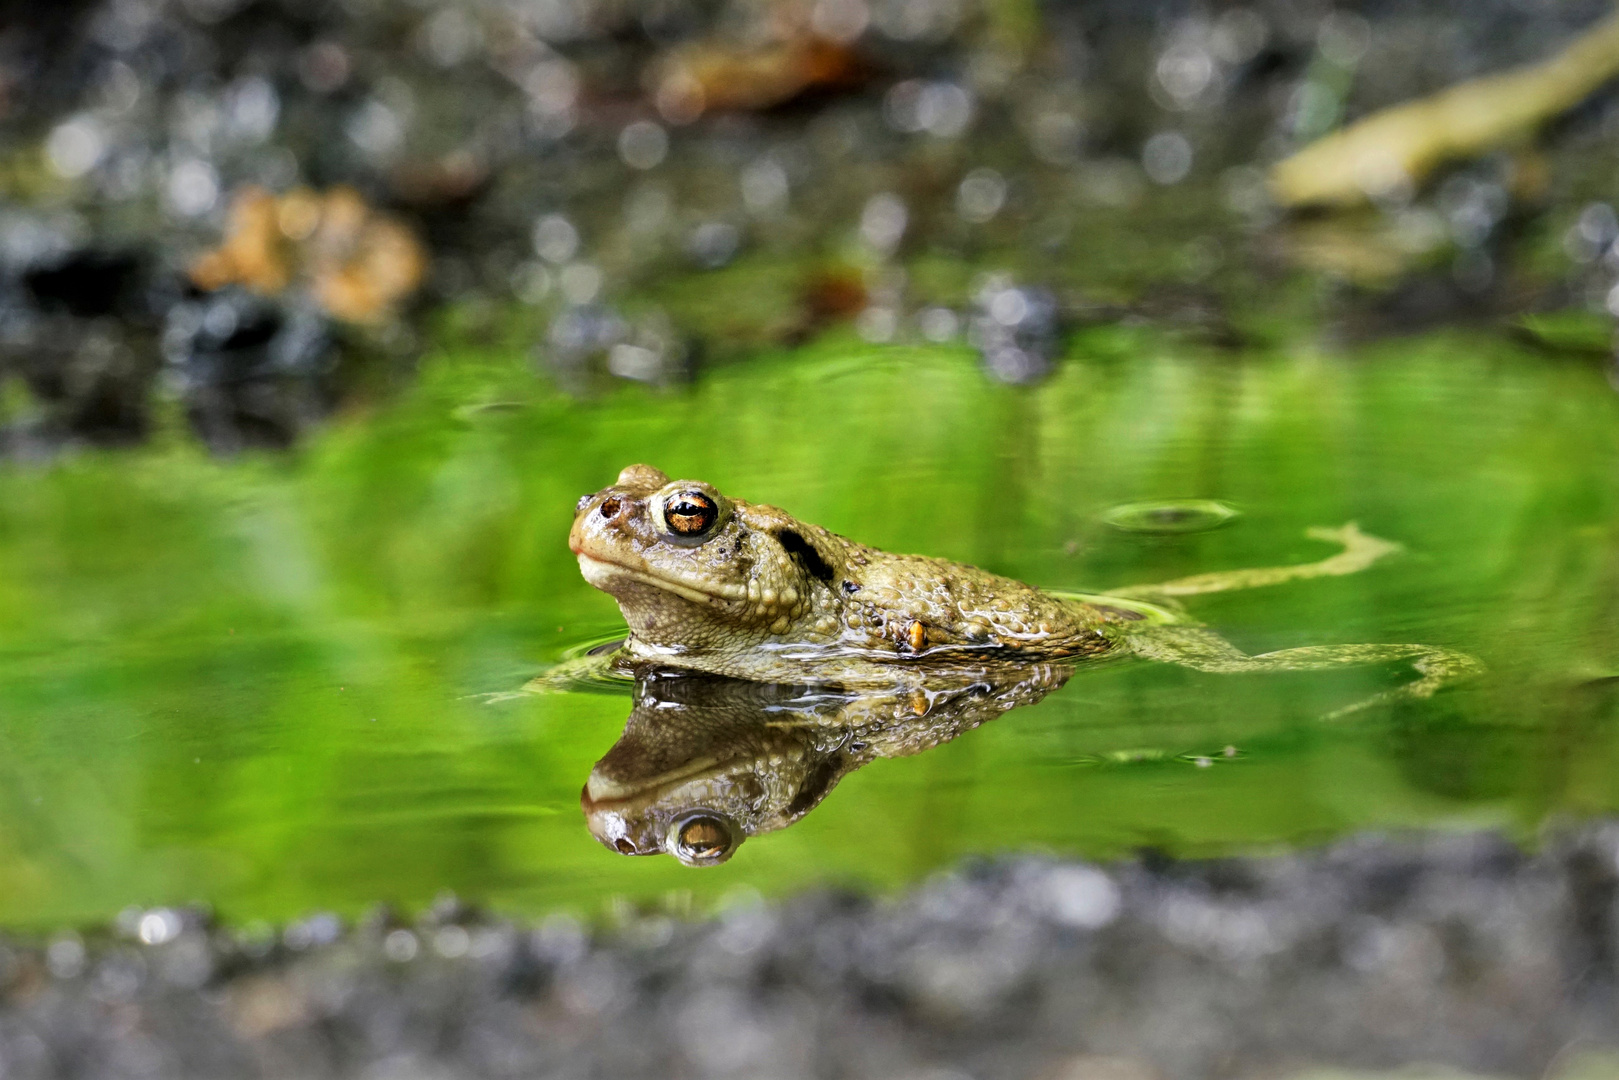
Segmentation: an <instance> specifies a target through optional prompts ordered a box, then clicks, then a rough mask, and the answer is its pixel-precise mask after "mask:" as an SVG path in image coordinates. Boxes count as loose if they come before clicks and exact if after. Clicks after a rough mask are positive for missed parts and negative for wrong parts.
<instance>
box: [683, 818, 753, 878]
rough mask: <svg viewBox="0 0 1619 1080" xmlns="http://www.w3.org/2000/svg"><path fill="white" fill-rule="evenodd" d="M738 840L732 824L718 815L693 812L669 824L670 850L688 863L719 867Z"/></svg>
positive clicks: (736, 845) (734, 849)
mask: <svg viewBox="0 0 1619 1080" xmlns="http://www.w3.org/2000/svg"><path fill="white" fill-rule="evenodd" d="M741 843H742V840H741V838H740V837H739V836H737V834H736V830H735V829H734V828H733V827H732V825H731V823H730V822H729V821H727V820H726V819H725V818H722V817H720V816H719V815H718V814H706V813H699V814H692V815H690V816H689V817H684V818H681V819H680V820H678V821H676V822H674V823H673V824H672V825H671V826H670V827H669V853H670V854H671V855H673V856H674V857H675V858H677V859H679V860H680V861H681V862H683V863H685V864H686V865H687V866H718V865H719V864H720V863H722V862H724V861H725V860H726V859H729V858H730V857H731V855H732V853H733V852H735V851H736V849H737V848H738V847H739V846H740V845H741Z"/></svg>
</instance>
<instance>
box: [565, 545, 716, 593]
mask: <svg viewBox="0 0 1619 1080" xmlns="http://www.w3.org/2000/svg"><path fill="white" fill-rule="evenodd" d="M574 554H575V555H577V556H578V557H579V572H580V573H581V574H583V575H584V576H585V580H586V581H588V582H590V584H592V585H594V586H596V588H598V589H601V588H603V583H604V582H605V581H606V580H607V579H608V578H613V577H623V578H629V579H630V580H631V581H639V582H640V583H641V584H643V585H651V586H653V587H655V588H659V589H663V590H664V591H665V592H672V593H674V594H675V595H676V596H679V597H681V598H683V599H686V600H690V601H691V602H692V603H694V604H718V603H724V602H725V601H728V600H730V599H732V597H729V596H721V595H720V594H718V593H713V592H709V591H708V590H706V589H700V588H698V587H697V586H695V585H691V584H688V583H686V582H684V581H680V580H679V579H677V578H671V577H666V576H664V575H663V574H654V573H652V572H651V571H648V570H643V569H641V568H639V567H635V566H625V565H624V564H623V563H621V562H615V561H614V560H612V559H603V558H599V557H597V556H595V555H586V554H585V553H584V552H583V551H575V552H574ZM604 591H605V590H604Z"/></svg>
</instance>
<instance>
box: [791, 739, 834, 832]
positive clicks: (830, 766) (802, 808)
mask: <svg viewBox="0 0 1619 1080" xmlns="http://www.w3.org/2000/svg"><path fill="white" fill-rule="evenodd" d="M842 776H843V755H842V754H833V755H832V756H831V757H829V758H827V759H826V760H825V761H823V762H821V763H820V764H819V765H817V766H816V767H815V768H814V769H813V770H812V771H811V772H810V774H809V775H808V776H806V777H805V778H804V784H803V786H802V787H800V788H799V789H798V794H796V795H794V796H793V801H792V802H790V803H788V804H787V811H786V813H787V816H788V817H797V816H798V815H799V814H803V813H807V812H808V811H809V810H810V809H811V808H812V807H813V806H814V805H815V804H816V803H818V802H820V801H821V800H822V799H824V798H826V793H827V792H829V791H831V790H832V785H834V784H836V783H837V782H838V780H839V779H840V778H841V777H842Z"/></svg>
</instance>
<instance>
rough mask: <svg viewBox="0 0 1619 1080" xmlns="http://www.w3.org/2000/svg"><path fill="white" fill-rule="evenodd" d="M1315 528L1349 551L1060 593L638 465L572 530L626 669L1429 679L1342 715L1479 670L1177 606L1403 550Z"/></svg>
mask: <svg viewBox="0 0 1619 1080" xmlns="http://www.w3.org/2000/svg"><path fill="white" fill-rule="evenodd" d="M1308 535H1309V536H1310V537H1311V538H1313V539H1317V540H1321V541H1326V542H1331V543H1336V544H1338V545H1340V546H1341V548H1342V550H1341V551H1340V552H1339V553H1338V554H1336V555H1333V556H1331V557H1328V558H1325V559H1322V560H1320V561H1318V562H1313V563H1304V564H1300V565H1295V566H1281V567H1269V568H1263V569H1250V570H1236V571H1225V572H1221V573H1212V574H1202V575H1198V576H1195V577H1189V578H1181V579H1178V580H1176V581H1170V582H1164V583H1160V584H1156V585H1141V586H1132V587H1128V588H1124V589H1118V590H1113V591H1111V592H1110V593H1109V594H1108V595H1105V596H1100V595H1091V594H1081V593H1068V592H1058V591H1054V590H1048V589H1038V588H1035V587H1033V586H1030V585H1026V584H1024V583H1022V582H1020V581H1014V580H1012V579H1011V578H1006V577H1002V576H1000V575H997V574H992V573H989V572H987V571H984V570H981V569H978V568H977V567H974V566H968V565H965V564H962V563H956V562H950V561H948V560H945V559H938V558H932V557H929V556H925V555H895V554H891V553H889V552H886V551H880V550H878V549H876V548H873V547H869V546H867V545H865V544H861V543H858V542H856V541H853V540H849V539H846V538H844V537H842V536H839V535H838V534H836V533H834V532H831V531H829V530H827V529H824V528H822V527H820V526H818V525H812V524H810V523H808V522H804V521H799V520H798V519H797V518H795V517H793V516H792V515H791V514H789V513H787V512H786V511H784V510H780V509H778V508H776V507H774V506H767V505H763V504H758V503H750V502H745V501H743V500H741V499H737V498H732V497H730V496H727V495H725V494H723V493H722V492H720V491H719V490H718V489H717V488H715V487H714V486H713V485H712V484H709V483H706V482H704V481H702V480H671V479H670V478H669V477H668V476H666V475H664V474H663V473H662V472H659V471H658V470H657V469H654V468H652V467H651V466H648V465H631V466H630V467H628V468H626V469H625V470H624V471H623V472H621V473H620V474H619V476H618V480H617V482H616V483H614V484H613V485H612V486H610V487H607V488H604V489H602V490H601V491H598V492H596V493H595V494H593V495H587V496H585V497H584V498H582V499H580V500H579V503H578V505H577V506H576V507H575V514H574V522H573V528H572V531H571V532H570V533H569V537H568V544H569V547H570V548H571V549H572V550H573V552H574V553H575V555H577V557H578V560H579V569H580V571H581V572H582V573H583V574H584V577H585V580H586V581H588V582H589V583H590V584H591V585H594V586H595V587H596V588H598V589H601V590H602V591H604V592H606V593H608V594H609V595H611V596H612V597H613V598H614V599H615V600H616V601H617V602H618V606H619V609H620V610H621V611H622V612H623V614H624V619H625V621H626V622H627V623H628V625H629V637H628V638H627V639H626V640H625V642H624V643H623V644H622V646H621V647H620V648H619V649H618V650H617V651H615V652H613V653H611V654H610V655H608V656H605V657H594V658H591V660H590V661H589V663H590V664H592V665H595V666H597V667H607V668H610V669H612V670H614V671H616V672H618V673H619V674H620V675H621V676H622V675H629V674H632V673H634V672H636V671H644V670H647V669H649V668H664V669H673V670H680V671H689V672H703V673H707V674H711V675H722V676H727V677H731V678H737V679H747V680H752V681H756V682H771V683H784V684H798V685H823V686H839V687H844V688H849V689H856V688H877V687H883V686H893V685H904V684H907V683H909V684H915V685H920V684H922V683H923V682H925V681H926V680H928V679H929V678H934V677H937V676H939V675H941V674H946V673H951V674H960V673H963V672H971V671H975V670H978V671H992V670H1000V669H1003V668H1005V667H1006V666H1008V665H1012V666H1017V665H1026V664H1030V663H1063V664H1070V665H1072V664H1078V663H1082V662H1086V661H1090V660H1095V659H1101V658H1105V657H1109V656H1121V655H1133V656H1139V657H1144V658H1147V659H1151V660H1158V661H1165V662H1169V663H1175V664H1181V665H1184V666H1187V667H1190V668H1194V669H1196V670H1199V671H1209V672H1249V671H1308V670H1318V669H1324V668H1336V667H1343V666H1348V665H1356V664H1373V663H1384V662H1393V661H1406V662H1408V663H1409V664H1410V665H1411V667H1412V668H1414V669H1415V670H1416V672H1417V676H1418V677H1417V678H1416V679H1414V680H1412V681H1410V682H1408V683H1406V684H1404V685H1403V686H1400V687H1397V688H1396V689H1394V690H1390V691H1387V692H1385V693H1383V694H1379V695H1377V696H1376V697H1374V698H1370V699H1367V700H1366V701H1362V702H1358V703H1356V704H1354V705H1351V706H1348V707H1347V708H1345V709H1341V710H1339V712H1338V714H1334V715H1339V714H1342V713H1346V712H1350V711H1353V710H1355V709H1359V708H1364V707H1366V706H1367V705H1370V704H1373V703H1376V702H1382V701H1388V700H1391V699H1394V698H1423V697H1428V696H1430V695H1431V694H1433V693H1434V691H1435V690H1437V689H1438V688H1439V687H1440V686H1442V685H1444V684H1445V683H1447V682H1450V681H1453V680H1455V679H1457V678H1460V677H1463V676H1466V675H1470V674H1473V673H1475V672H1477V671H1480V670H1482V667H1481V665H1480V664H1479V662H1478V661H1477V660H1475V659H1473V658H1472V657H1470V656H1467V655H1466V654H1464V653H1460V652H1456V651H1454V650H1450V649H1446V648H1442V647H1438V646H1432V645H1409V644H1360V645H1318V646H1305V647H1302V648H1292V649H1282V650H1279V651H1276V652H1269V653H1263V654H1260V655H1257V656H1250V655H1247V654H1245V653H1243V652H1242V651H1241V650H1239V649H1237V648H1236V647H1235V646H1233V645H1231V644H1230V643H1229V642H1227V641H1225V640H1224V639H1223V638H1221V637H1220V636H1219V635H1218V634H1216V633H1215V632H1213V631H1212V630H1210V629H1208V628H1206V627H1204V626H1201V625H1199V624H1198V623H1197V622H1196V621H1195V620H1193V619H1191V618H1190V617H1188V616H1187V615H1186V613H1185V612H1184V610H1182V609H1181V607H1180V606H1179V599H1180V598H1181V597H1185V596H1193V595H1198V594H1202V593H1211V592H1220V591H1224V590H1228V589H1237V588H1251V587H1256V586H1261V585H1271V584H1277V583H1280V582H1284V581H1291V580H1298V579H1304V578H1312V577H1322V576H1333V575H1342V574H1349V573H1354V572H1356V571H1359V570H1362V569H1364V568H1365V567H1367V566H1369V565H1371V564H1372V563H1374V562H1376V561H1377V560H1378V559H1381V558H1383V557H1385V556H1387V555H1390V554H1393V553H1394V552H1396V551H1398V550H1399V545H1398V544H1394V543H1391V542H1389V541H1387V540H1381V539H1378V538H1377V537H1374V536H1369V535H1367V534H1366V533H1363V532H1362V531H1361V530H1360V529H1359V528H1357V527H1356V526H1355V525H1353V524H1348V525H1344V526H1341V527H1338V528H1331V529H1324V528H1323V529H1311V530H1309V533H1308ZM576 674H578V673H577V672H562V671H559V672H557V673H554V675H553V676H552V678H553V679H557V678H570V677H574V676H575V675H576ZM541 681H542V682H543V681H544V678H543V677H542V680H541ZM534 688H535V689H541V688H543V686H536V687H534Z"/></svg>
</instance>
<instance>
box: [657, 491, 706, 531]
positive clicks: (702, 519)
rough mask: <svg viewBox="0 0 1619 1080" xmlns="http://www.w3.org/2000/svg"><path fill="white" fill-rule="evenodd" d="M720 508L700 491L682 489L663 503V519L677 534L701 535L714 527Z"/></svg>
mask: <svg viewBox="0 0 1619 1080" xmlns="http://www.w3.org/2000/svg"><path fill="white" fill-rule="evenodd" d="M719 516H720V508H719V507H717V506H715V505H714V500H713V499H710V498H709V497H708V496H707V495H704V494H703V493H702V492H700V491H682V492H679V493H678V494H675V495H671V496H669V499H668V501H667V502H665V503H664V504H663V519H664V520H665V521H667V522H668V523H669V529H670V531H671V532H674V533H676V534H677V535H679V536H701V535H703V534H704V533H705V532H707V531H708V530H709V529H711V528H713V527H714V522H715V521H716V520H717V519H718V518H719Z"/></svg>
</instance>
